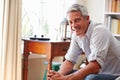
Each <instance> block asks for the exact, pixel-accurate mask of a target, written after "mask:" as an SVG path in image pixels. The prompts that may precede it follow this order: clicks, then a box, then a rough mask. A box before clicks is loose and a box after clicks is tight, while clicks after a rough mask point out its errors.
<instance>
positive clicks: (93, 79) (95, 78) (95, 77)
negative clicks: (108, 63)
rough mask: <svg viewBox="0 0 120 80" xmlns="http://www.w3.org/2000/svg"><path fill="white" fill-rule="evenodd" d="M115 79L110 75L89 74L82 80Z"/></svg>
mask: <svg viewBox="0 0 120 80" xmlns="http://www.w3.org/2000/svg"><path fill="white" fill-rule="evenodd" d="M117 77H118V76H114V75H110V74H90V75H88V76H86V78H85V79H84V80H115V79H116V78H117Z"/></svg>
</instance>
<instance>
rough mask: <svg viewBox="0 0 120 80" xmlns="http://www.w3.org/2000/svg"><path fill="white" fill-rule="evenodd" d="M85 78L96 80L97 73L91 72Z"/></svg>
mask: <svg viewBox="0 0 120 80" xmlns="http://www.w3.org/2000/svg"><path fill="white" fill-rule="evenodd" d="M84 80H96V75H95V74H89V75H87V76H86V77H85V79H84Z"/></svg>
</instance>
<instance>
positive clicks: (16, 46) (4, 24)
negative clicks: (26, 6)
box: [0, 0, 22, 80]
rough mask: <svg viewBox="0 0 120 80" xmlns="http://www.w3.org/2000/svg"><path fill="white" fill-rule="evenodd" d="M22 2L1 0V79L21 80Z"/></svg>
mask: <svg viewBox="0 0 120 80" xmlns="http://www.w3.org/2000/svg"><path fill="white" fill-rule="evenodd" d="M21 4H22V3H21V0H1V1H0V38H1V39H0V80H21V67H22V64H21V52H20V50H21V8H22V7H21Z"/></svg>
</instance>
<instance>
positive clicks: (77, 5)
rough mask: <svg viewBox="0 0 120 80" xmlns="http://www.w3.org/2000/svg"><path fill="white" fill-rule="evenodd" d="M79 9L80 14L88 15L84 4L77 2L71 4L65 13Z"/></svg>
mask: <svg viewBox="0 0 120 80" xmlns="http://www.w3.org/2000/svg"><path fill="white" fill-rule="evenodd" d="M77 11H79V12H80V13H81V15H82V16H88V15H89V14H88V10H87V8H86V7H85V6H83V5H79V4H73V5H72V6H71V7H69V8H68V10H67V14H68V13H70V12H77Z"/></svg>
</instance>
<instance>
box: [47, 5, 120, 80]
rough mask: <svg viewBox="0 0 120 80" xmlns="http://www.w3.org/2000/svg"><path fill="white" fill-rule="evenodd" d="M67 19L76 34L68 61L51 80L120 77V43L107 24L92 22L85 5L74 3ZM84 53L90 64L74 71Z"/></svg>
mask: <svg viewBox="0 0 120 80" xmlns="http://www.w3.org/2000/svg"><path fill="white" fill-rule="evenodd" d="M67 19H68V22H69V25H70V27H71V30H72V31H73V34H72V39H71V44H70V47H69V50H68V52H67V53H66V55H65V59H66V60H65V61H64V62H63V63H62V65H61V66H60V70H59V71H58V72H55V71H52V70H51V71H49V72H48V75H47V80H115V78H117V77H118V76H120V68H119V67H118V66H120V42H118V41H117V39H116V38H115V37H113V36H112V34H111V33H110V32H109V31H108V30H107V29H106V27H105V26H104V25H103V24H101V23H95V22H93V21H91V20H90V16H89V14H88V11H87V8H86V7H85V6H83V5H79V4H73V5H72V6H71V7H70V8H69V9H68V11H67ZM83 52H84V53H85V55H86V57H87V60H88V64H87V65H86V66H85V67H84V68H81V69H79V70H77V71H73V67H74V65H75V63H76V61H77V59H78V57H79V56H80V55H81V54H82V53H83Z"/></svg>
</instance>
